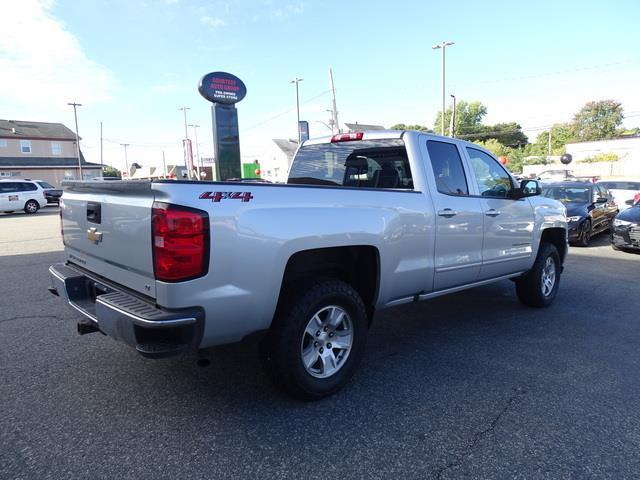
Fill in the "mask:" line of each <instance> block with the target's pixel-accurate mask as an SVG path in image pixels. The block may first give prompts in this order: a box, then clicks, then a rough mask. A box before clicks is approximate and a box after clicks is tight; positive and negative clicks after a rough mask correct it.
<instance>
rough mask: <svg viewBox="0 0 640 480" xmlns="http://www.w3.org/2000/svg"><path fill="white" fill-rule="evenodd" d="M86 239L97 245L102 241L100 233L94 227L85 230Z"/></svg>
mask: <svg viewBox="0 0 640 480" xmlns="http://www.w3.org/2000/svg"><path fill="white" fill-rule="evenodd" d="M87 238H88V239H89V240H91V241H92V242H93V243H99V242H101V241H102V232H99V231H98V229H97V228H96V227H91V228H90V229H89V230H87Z"/></svg>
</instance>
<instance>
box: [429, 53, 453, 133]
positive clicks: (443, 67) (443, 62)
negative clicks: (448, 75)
mask: <svg viewBox="0 0 640 480" xmlns="http://www.w3.org/2000/svg"><path fill="white" fill-rule="evenodd" d="M453 44H454V42H440V43H438V44H436V45H434V46H433V47H431V48H432V49H433V50H438V49H442V122H441V123H442V131H441V134H442V135H443V136H444V109H445V96H446V94H445V58H444V57H445V54H444V52H445V49H446V48H447V47H448V46H449V45H453Z"/></svg>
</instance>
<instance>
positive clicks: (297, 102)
mask: <svg viewBox="0 0 640 480" xmlns="http://www.w3.org/2000/svg"><path fill="white" fill-rule="evenodd" d="M302 80H304V79H303V78H298V77H296V78H294V79H293V80H291V81H290V82H289V83H295V84H296V116H297V118H298V123H296V130H297V131H298V144H300V140H301V138H300V96H299V95H298V83H300V82H301V81H302Z"/></svg>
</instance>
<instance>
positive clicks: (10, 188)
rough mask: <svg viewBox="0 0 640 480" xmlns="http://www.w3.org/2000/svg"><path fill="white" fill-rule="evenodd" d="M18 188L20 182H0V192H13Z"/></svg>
mask: <svg viewBox="0 0 640 480" xmlns="http://www.w3.org/2000/svg"><path fill="white" fill-rule="evenodd" d="M18 190H20V184H19V183H14V182H0V193H13V192H17V191H18Z"/></svg>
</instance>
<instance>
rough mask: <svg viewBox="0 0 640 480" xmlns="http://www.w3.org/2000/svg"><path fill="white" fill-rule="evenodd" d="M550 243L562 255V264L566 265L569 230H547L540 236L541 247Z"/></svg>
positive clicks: (555, 228)
mask: <svg viewBox="0 0 640 480" xmlns="http://www.w3.org/2000/svg"><path fill="white" fill-rule="evenodd" d="M543 243H550V244H552V245H553V246H555V247H556V249H557V250H558V254H559V255H560V263H561V264H564V260H565V258H566V256H567V250H568V244H567V230H566V229H564V228H560V227H551V228H545V229H544V230H543V231H542V235H541V236H540V245H542V244H543Z"/></svg>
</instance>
